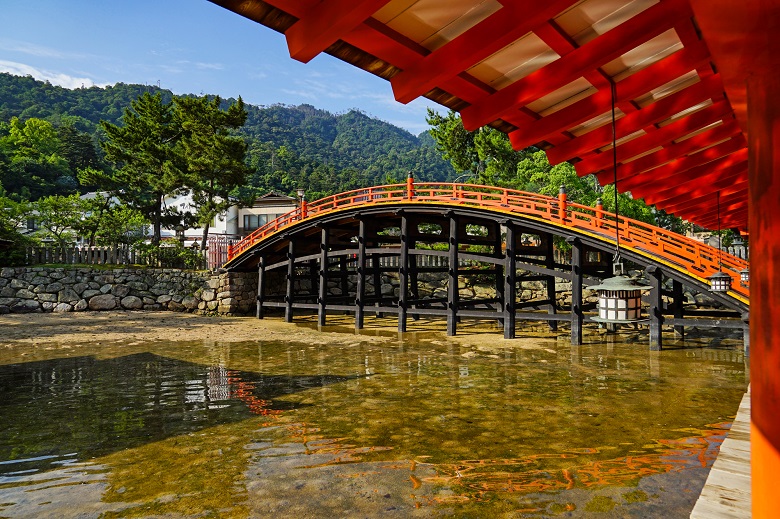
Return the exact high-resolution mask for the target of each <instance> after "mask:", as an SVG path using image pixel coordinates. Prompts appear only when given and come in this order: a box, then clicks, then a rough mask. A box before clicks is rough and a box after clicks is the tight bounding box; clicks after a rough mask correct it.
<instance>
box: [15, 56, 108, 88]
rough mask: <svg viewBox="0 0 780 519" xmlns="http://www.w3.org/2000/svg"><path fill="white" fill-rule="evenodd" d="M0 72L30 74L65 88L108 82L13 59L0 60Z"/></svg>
mask: <svg viewBox="0 0 780 519" xmlns="http://www.w3.org/2000/svg"><path fill="white" fill-rule="evenodd" d="M0 72H8V73H9V74H14V75H16V76H32V77H34V78H35V79H37V80H39V81H48V82H49V83H51V84H52V85H59V86H61V87H65V88H71V89H72V88H81V87H86V88H89V87H93V86H99V87H104V86H106V85H108V84H109V83H96V82H94V81H93V80H92V79H90V78H88V77H75V76H69V75H67V74H63V73H61V72H52V71H49V70H41V69H38V68H35V67H31V66H30V65H25V64H24V63H16V62H14V61H2V60H0Z"/></svg>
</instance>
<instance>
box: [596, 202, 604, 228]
mask: <svg viewBox="0 0 780 519" xmlns="http://www.w3.org/2000/svg"><path fill="white" fill-rule="evenodd" d="M603 219H604V205H603V204H602V203H601V198H599V199H597V200H596V227H598V228H599V229H601V225H602V224H601V221H602V220H603Z"/></svg>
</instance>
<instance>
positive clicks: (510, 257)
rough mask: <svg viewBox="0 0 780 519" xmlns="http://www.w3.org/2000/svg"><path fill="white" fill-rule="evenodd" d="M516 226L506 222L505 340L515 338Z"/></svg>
mask: <svg viewBox="0 0 780 519" xmlns="http://www.w3.org/2000/svg"><path fill="white" fill-rule="evenodd" d="M516 235H517V233H516V230H515V225H514V224H513V223H512V222H511V221H507V222H506V252H505V253H504V279H503V282H504V309H503V313H504V339H514V338H515V299H516V297H517V251H516V250H515V244H516V242H517V240H516Z"/></svg>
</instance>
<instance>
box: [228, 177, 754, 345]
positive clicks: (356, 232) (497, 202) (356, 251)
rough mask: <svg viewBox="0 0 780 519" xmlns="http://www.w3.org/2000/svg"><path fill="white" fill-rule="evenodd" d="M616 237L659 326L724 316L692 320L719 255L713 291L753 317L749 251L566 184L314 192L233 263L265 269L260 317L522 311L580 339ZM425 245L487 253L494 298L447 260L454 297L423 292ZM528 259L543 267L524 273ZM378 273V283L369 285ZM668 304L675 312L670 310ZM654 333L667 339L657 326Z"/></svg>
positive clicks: (452, 256)
mask: <svg viewBox="0 0 780 519" xmlns="http://www.w3.org/2000/svg"><path fill="white" fill-rule="evenodd" d="M617 236H619V244H620V252H621V256H622V257H623V258H624V259H626V260H628V261H630V262H632V263H634V264H636V265H638V266H641V267H647V268H649V269H648V272H649V273H650V276H649V277H650V281H651V284H652V285H653V286H655V287H656V289H655V290H654V291H653V292H652V293H651V297H650V299H651V308H650V313H651V325H653V326H655V328H656V329H657V330H660V325H661V324H662V323H663V324H671V325H674V326H690V325H696V326H708V325H712V326H714V325H715V324H713V323H714V322H715V321H703V320H695V323H694V322H692V321H694V320H691V319H684V318H683V315H682V304H683V297H682V287H683V285H687V286H689V287H692V288H694V289H696V290H698V291H702V292H706V291H707V290H708V288H709V283H708V281H707V279H706V278H707V277H708V276H710V275H712V274H713V273H715V272H717V271H718V270H719V263H720V261H722V270H723V272H725V273H726V274H728V275H730V276H731V277H732V280H733V283H732V286H733V289H732V290H731V291H730V292H728V293H727V294H724V295H720V294H712V297H713V298H715V299H716V300H718V301H719V302H720V303H722V304H723V305H724V306H726V307H727V308H731V309H732V310H735V311H736V312H737V315H740V314H745V315H742V317H743V318H746V312H747V310H748V308H749V287H748V286H746V285H744V284H741V283H740V280H739V272H740V271H741V270H743V269H746V268H747V262H745V261H744V260H741V259H739V258H736V257H734V256H731V255H729V254H722V255H720V254H719V252H718V250H717V249H715V248H713V247H710V246H708V245H705V244H703V243H701V242H699V241H696V240H693V239H691V238H687V237H685V236H681V235H679V234H676V233H674V232H671V231H668V230H665V229H661V228H659V227H655V226H652V225H649V224H646V223H643V222H639V221H636V220H632V219H630V218H625V217H619V218H616V217H615V215H614V214H612V213H607V212H605V211H603V210H602V209H601V208H600V207H595V208H594V207H589V206H584V205H580V204H574V203H570V202H568V201H567V199H566V195H565V194H561V195H559V196H558V197H557V198H555V197H548V196H543V195H539V194H536V193H527V192H522V191H516V190H512V189H503V188H496V187H490V186H481V185H471V184H442V183H414V182H413V180H411V179H410V180H409V181H408V182H407V183H405V184H396V185H387V186H376V187H369V188H365V189H359V190H354V191H349V192H346V193H340V194H337V195H333V196H330V197H326V198H323V199H320V200H317V201H316V202H311V203H306V202H304V203H303V204H302V205H301V206H300V207H299V208H297V209H296V210H294V211H292V212H290V213H287V214H285V215H283V216H281V217H279V218H277V219H276V220H274V221H272V222H269V223H268V224H267V225H265V226H263V227H261V228H259V229H257V230H256V231H255V232H254V233H252V234H251V235H249V236H248V237H247V238H245V239H244V240H242V241H241V242H239V243H238V244H236V245H235V246H233V247H231V248H230V251H229V261H228V263H227V264H226V265H225V266H226V268H228V269H232V270H249V269H258V271H259V278H260V287H259V292H258V301H259V305H258V316H259V317H262V314H263V308H264V307H274V306H276V307H282V308H285V312H286V316H287V318H288V320H289V319H291V318H292V312H293V309H306V310H317V311H318V312H319V315H320V322H321V323H324V320H325V309H326V308H328V309H333V310H339V311H341V310H348V311H354V312H355V314H356V317H357V327H358V328H360V327H362V320H363V314H364V313H365V312H366V311H374V312H376V313H397V314H398V315H399V330H401V331H403V330H405V328H406V316H407V314H409V315H412V316H413V317H416V316H419V315H446V316H447V317H448V332H449V333H451V334H454V333H455V327H456V324H455V323H456V322H457V318H458V317H476V318H491V317H492V318H496V317H497V315H496V314H498V317H499V318H501V319H502V320H503V321H504V326H505V336H507V337H511V336H513V335H514V320H515V319H516V318H521V319H523V318H527V319H537V320H547V321H549V322H550V323H552V325H553V326H554V324H555V323H556V322H557V321H570V322H572V323H573V326H572V339H573V341H575V342H579V341H580V337H579V334H580V332H579V328H580V327H581V323H582V320H583V319H584V317H583V315H582V303H581V287H582V284H583V283H585V284H587V283H589V279H588V276H590V277H595V278H603V277H607V276H609V275H611V272H610V269H611V263H612V259H613V254H614V252H615V248H616V237H617ZM556 237H560V238H564V239H566V240H567V241H568V242H569V243H570V244H571V246H572V248H573V254H572V264H571V265H562V264H557V263H556V262H555V259H554V257H553V254H552V250H553V240H554V239H555V238H556ZM434 244H443V245H439V246H436V245H434ZM418 245H422V247H419V246H418ZM442 249H446V250H442ZM390 256H397V257H398V262H397V263H398V267H396V268H395V269H396V271H397V272H398V275H399V278H400V287H399V294H398V295H397V296H395V294H393V295H392V296H388V295H387V294H382V293H381V292H380V290H379V289H378V288H376V287H378V285H380V284H381V274H382V273H384V272H387V271H388V268H387V267H386V264H387V262H384V263H385V265H383V261H382V258H386V257H390ZM420 256H444V257H446V258H447V260H448V265H458V264H460V262H461V261H462V260H464V259H466V260H472V261H478V262H480V264H482V265H484V266H485V268H484V269H483V271H481V272H482V273H492V274H494V276H495V286H496V295H495V297H493V298H488V299H483V300H479V301H473V300H464V299H462V298H461V297H460V295H459V291H458V290H457V287H458V283H457V282H458V277H459V276H460V275H462V274H465V272H462V271H461V269H450V268H449V267H448V266H445V267H444V268H443V270H442V272H443V273H446V274H447V275H449V277H450V283H449V287H450V288H449V289H448V295H447V297H446V298H443V297H440V298H438V299H437V298H427V299H424V300H423V299H421V298H420V297H419V290H418V286H417V274H418V273H419V272H422V271H423V269H422V268H418V266H417V258H419V257H420ZM720 258H722V260H721V259H720ZM274 269H283V270H284V269H286V270H287V290H286V293H285V294H284V296H283V298H282V299H280V300H277V301H274V298H273V296H270V295H268V294H265V293H264V283H263V282H264V278H265V275H266V274H267V273H268V271H271V270H274ZM518 269H522V270H523V271H526V272H530V273H532V274H536V275H535V276H525V277H522V276H519V275H518V273H517V271H518ZM301 271H306V273H305V274H301ZM504 273H506V275H504ZM302 275H303V276H304V277H306V278H308V279H310V280H311V283H310V284H309V286H311V287H312V288H311V290H310V292H309V293H303V292H302V291H301V290H299V289H296V288H295V287H296V285H295V280H296V277H301V276H302ZM350 277H352V278H354V280H355V282H354V284H355V285H356V288H355V289H354V290H353V291H350V290H349V287H348V284H347V283H346V281H345V280H346V279H348V278H350ZM556 277H557V278H563V279H565V280H568V281H572V282H573V303H572V309H571V315H568V316H563V315H562V314H557V313H556V311H555V308H554V304H555V293H554V278H556ZM664 278H667V279H671V281H672V291H671V293H670V294H668V295H669V296H670V297H672V298H673V299H674V301H675V303H674V304H673V305H667V306H664V305H663V302H662V299H661V296H662V295H666V294H665V292H664V291H663V289H662V285H661V283H662V282H663V281H664ZM338 279H341V280H342V290H341V293H340V294H338V295H334V294H331V293H329V291H328V289H327V287H328V281H329V280H330V281H333V280H338ZM531 280H533V281H546V282H547V285H548V296H549V297H548V299H546V300H544V301H538V302H536V303H537V304H535V305H531V306H532V307H533V308H536V309H540V308H542V307H545V308H547V310H548V312H547V313H539V312H517V310H518V309H519V308H522V307H523V303H518V302H517V301H516V299H515V297H514V296H515V295H516V293H517V285H518V283H522V282H524V281H531ZM371 284H373V286H374V287H375V288H374V289H373V292H371V293H367V292H366V288H367V286H368V285H371ZM369 305H373V306H372V307H370V308H369ZM478 307H479V308H478ZM483 307H484V308H487V309H486V310H484V309H483ZM664 313H667V314H670V315H671V316H670V317H669V318H664V317H663V314H664ZM717 321H718V325H719V326H721V327H723V326H725V327H736V328H742V327H743V326H744V324H743V323H742V321H735V322H726V321H723V320H717ZM655 335H656V336H657V337H659V338H660V335H659V334H658V333H656V334H655ZM659 340H660V339H659Z"/></svg>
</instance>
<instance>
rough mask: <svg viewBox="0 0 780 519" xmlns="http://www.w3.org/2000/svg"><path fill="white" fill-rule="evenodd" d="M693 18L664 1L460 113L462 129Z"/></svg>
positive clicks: (684, 6) (681, 0) (676, 1)
mask: <svg viewBox="0 0 780 519" xmlns="http://www.w3.org/2000/svg"><path fill="white" fill-rule="evenodd" d="M691 16H692V13H691V10H690V6H689V5H688V2H687V0H666V1H664V2H661V3H659V4H656V5H654V6H653V7H650V8H649V9H647V10H645V11H643V12H641V13H640V14H638V15H636V16H634V17H633V18H631V19H630V20H628V21H626V22H623V23H622V24H620V25H618V26H617V27H615V28H614V29H611V30H609V31H607V32H606V33H604V34H602V35H601V36H599V37H598V38H595V39H594V40H591V41H589V42H588V43H586V44H585V45H583V46H582V47H579V48H578V49H576V50H574V51H572V52H570V53H569V54H567V55H566V56H563V57H561V58H560V59H558V60H556V61H553V62H552V63H550V64H549V65H546V66H544V67H542V68H541V69H539V70H537V71H535V72H533V73H531V74H529V75H528V76H526V77H525V78H523V79H520V80H518V81H516V82H514V83H512V84H511V85H509V86H507V87H506V88H503V89H502V90H499V91H498V92H496V93H495V94H493V95H491V96H489V97H487V98H485V99H484V100H482V101H480V102H479V103H477V104H474V105H472V106H469V107H467V108H464V109H463V110H462V111H461V117H462V119H463V126H464V127H465V128H466V129H468V130H476V129H477V128H479V127H481V126H484V125H486V124H488V123H491V122H493V121H495V120H496V119H499V118H500V117H501V114H502V113H503V112H506V111H509V110H511V109H512V108H513V107H514V108H520V107H522V106H525V105H526V104H528V103H529V102H530V101H533V100H535V99H538V98H540V97H542V96H544V95H546V94H549V93H550V92H553V91H555V90H557V89H559V88H561V87H564V86H566V85H568V84H569V83H571V82H572V81H574V80H576V79H577V78H579V77H582V76H583V75H584V74H586V73H588V72H590V71H592V70H593V69H596V68H598V67H601V66H602V65H604V64H606V63H609V62H610V61H612V60H614V59H616V58H619V57H620V56H622V55H623V54H625V53H626V52H628V51H630V50H631V49H633V48H635V47H637V46H639V45H641V44H643V43H645V42H646V41H648V40H650V39H652V38H654V37H656V36H658V35H659V34H661V33H663V32H665V31H667V30H668V29H670V28H671V27H673V26H674V25H675V24H676V23H677V22H679V21H680V20H686V19H688V18H690V17H691Z"/></svg>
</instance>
